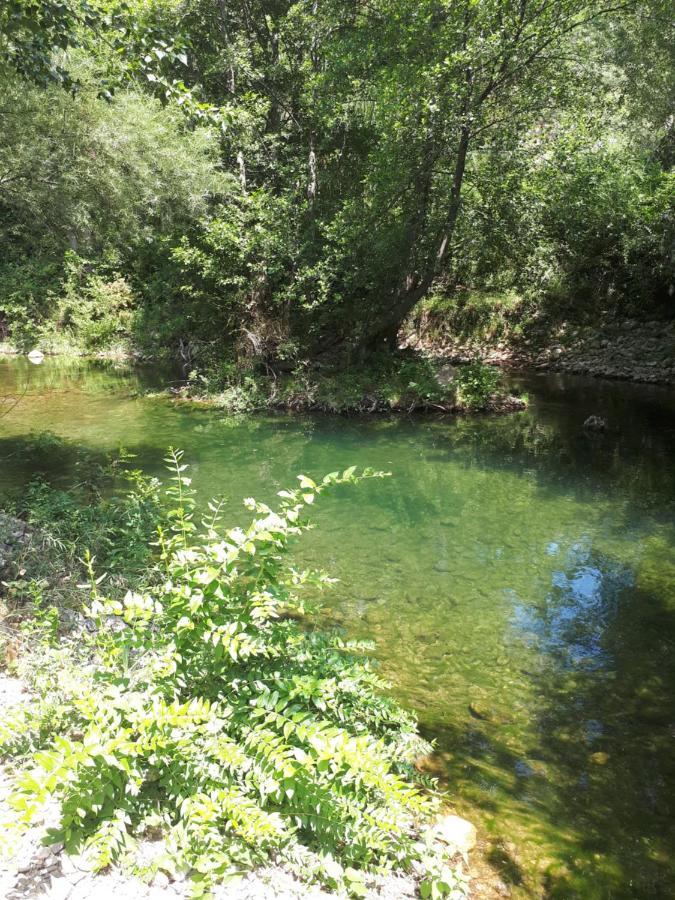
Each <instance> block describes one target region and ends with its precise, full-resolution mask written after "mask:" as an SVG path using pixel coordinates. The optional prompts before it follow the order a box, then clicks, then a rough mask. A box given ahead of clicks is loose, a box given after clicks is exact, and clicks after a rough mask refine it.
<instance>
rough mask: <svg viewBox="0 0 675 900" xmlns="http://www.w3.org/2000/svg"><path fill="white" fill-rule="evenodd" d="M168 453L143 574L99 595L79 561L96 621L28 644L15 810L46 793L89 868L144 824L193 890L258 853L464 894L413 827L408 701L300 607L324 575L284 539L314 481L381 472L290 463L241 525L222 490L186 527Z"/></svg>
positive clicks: (359, 652) (424, 816)
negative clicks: (227, 512)
mask: <svg viewBox="0 0 675 900" xmlns="http://www.w3.org/2000/svg"><path fill="white" fill-rule="evenodd" d="M171 465H172V466H173V469H174V474H173V476H172V480H171V487H170V489H169V490H168V491H167V493H168V495H169V499H170V501H171V502H170V509H169V510H168V513H167V522H168V524H167V525H165V526H164V527H161V528H160V529H159V532H158V544H157V551H158V552H157V558H158V561H157V571H156V572H155V573H152V574H151V575H150V577H149V578H148V583H147V586H146V587H143V586H140V585H137V586H136V588H135V589H134V590H129V591H128V592H127V593H126V595H125V596H124V597H123V598H118V597H115V598H110V597H107V596H105V595H104V594H103V593H102V587H101V585H100V578H99V579H96V577H95V573H94V566H93V561H91V560H90V561H89V574H90V602H89V605H88V608H87V615H88V616H89V618H90V619H91V620H92V621H93V622H94V623H95V625H96V627H95V629H94V630H92V631H91V632H89V631H88V630H86V629H84V630H83V632H82V635H81V637H80V640H79V642H78V644H77V649H76V650H73V652H72V653H70V654H68V653H64V652H63V651H50V650H48V649H45V651H44V654H43V657H42V658H41V657H40V656H39V655H37V656H36V664H35V665H33V666H32V670H33V671H32V675H33V679H32V680H33V686H34V688H35V690H36V691H37V693H38V695H39V696H38V699H37V700H36V701H34V702H33V703H32V704H31V705H30V707H29V708H28V709H20V710H19V711H18V712H16V713H15V714H14V715H13V716H12V717H11V718H10V719H9V720H6V721H5V723H4V724H3V726H2V729H1V730H0V744H1V746H2V747H3V748H4V751H5V753H8V752H10V753H13V754H14V756H15V757H17V756H20V755H21V754H22V753H23V754H24V760H23V772H22V774H21V776H20V777H19V779H18V783H17V784H18V787H17V791H16V793H15V794H14V796H13V798H12V805H13V808H14V810H15V812H16V814H17V816H18V821H19V822H20V823H21V824H22V825H24V826H27V825H29V824H30V823H31V822H33V821H34V820H35V819H36V818H37V817H39V815H40V811H41V809H42V807H43V806H44V804H45V803H46V802H47V801H48V799H49V798H50V797H55V798H56V799H57V800H58V802H59V804H60V810H61V822H60V829H59V832H58V834H52V836H51V837H52V840H55V841H56V840H63V841H64V842H65V844H66V848H67V849H68V850H69V851H75V850H78V851H82V850H83V849H85V850H86V852H87V854H88V855H89V857H90V859H91V861H92V863H93V865H94V866H95V867H97V868H104V867H106V866H107V865H109V864H110V863H111V862H113V861H115V860H120V859H123V858H126V857H129V856H132V855H133V850H134V847H135V845H136V842H137V841H138V840H139V838H141V837H142V836H143V835H144V834H147V833H148V832H157V831H159V832H161V834H162V835H163V839H164V841H165V850H166V852H165V854H164V856H163V858H162V860H161V867H162V868H163V869H164V870H165V871H167V872H169V873H171V872H172V871H182V872H189V873H190V876H191V878H192V881H193V884H194V886H195V893H196V894H197V895H200V894H203V893H206V892H208V890H209V888H210V887H211V886H212V885H213V884H214V883H215V882H217V881H219V880H221V879H222V878H224V877H226V876H228V875H231V874H234V873H237V872H240V871H242V870H243V869H247V868H251V867H255V866H257V865H259V864H263V863H264V862H266V861H268V860H269V859H270V857H272V858H274V859H275V860H276V861H277V862H281V863H283V864H285V865H286V866H287V867H289V868H290V869H291V870H293V871H294V872H295V873H296V874H297V875H298V876H299V877H301V878H303V879H307V880H309V881H319V882H321V883H323V884H325V885H327V886H329V887H333V888H335V889H337V890H339V891H342V892H347V893H349V894H351V895H354V896H359V895H361V894H362V893H363V892H364V890H365V887H364V885H365V879H366V878H367V876H368V873H373V872H383V871H384V872H386V871H389V870H408V871H410V870H414V871H415V872H416V873H417V875H418V876H419V878H420V881H421V890H422V892H423V894H424V896H434V897H440V896H454V897H460V896H464V887H463V884H464V883H463V880H462V879H461V878H460V877H459V876H458V875H457V873H455V872H454V871H453V870H451V869H450V868H448V866H447V865H446V860H445V859H444V857H443V853H442V852H441V851H439V849H438V848H437V847H436V846H435V845H434V843H433V841H432V839H431V837H429V836H427V838H426V839H425V838H424V837H423V832H422V829H423V828H424V825H425V823H428V822H429V821H430V819H431V818H432V817H433V815H434V813H435V811H436V809H437V804H438V802H437V800H436V799H435V798H434V797H433V796H432V795H430V794H428V793H427V792H423V791H422V790H421V789H420V788H419V787H416V786H415V785H414V784H413V783H412V779H413V776H414V769H413V767H412V760H413V759H414V758H415V757H416V756H417V755H418V754H419V753H420V752H421V750H423V749H425V747H424V742H423V741H422V740H421V739H420V737H419V736H418V734H417V732H416V728H415V724H414V721H413V719H412V717H411V716H410V715H409V714H408V713H406V712H405V711H403V710H402V709H401V708H399V707H398V706H397V704H396V703H395V702H394V701H393V700H391V699H390V698H388V697H386V696H385V695H384V694H383V690H384V688H385V687H386V685H385V684H384V683H383V682H382V680H381V679H380V678H379V677H378V676H377V674H376V673H375V671H374V670H373V668H372V667H371V665H370V664H369V663H368V662H367V660H366V659H365V658H364V655H363V654H364V651H365V650H366V647H365V646H364V645H362V644H356V643H352V642H347V641H345V640H343V639H342V638H341V637H339V636H338V635H336V634H332V633H322V632H317V631H315V630H314V629H313V628H312V627H311V625H310V623H309V621H308V620H306V619H305V618H304V615H305V613H306V612H307V604H306V602H305V596H306V594H307V593H309V594H310V595H311V593H312V592H315V591H316V590H317V589H319V588H321V587H322V586H323V585H324V584H325V583H326V582H327V581H328V579H327V577H326V576H325V575H323V574H321V573H317V572H306V571H299V570H297V569H296V568H295V567H294V566H293V564H292V561H291V559H290V557H289V553H288V551H289V543H290V541H291V540H292V539H293V538H294V537H296V536H298V535H300V534H301V533H302V532H303V531H305V530H307V529H308V528H309V527H310V526H309V524H308V522H307V520H306V518H305V512H306V510H307V508H308V507H311V506H312V505H313V503H314V502H315V500H316V498H317V497H318V496H319V495H321V494H322V493H324V492H325V491H326V490H328V489H331V488H333V487H334V486H336V485H341V484H347V483H356V482H358V481H360V480H362V479H363V478H368V477H378V476H380V475H381V474H382V473H375V472H372V471H365V472H364V473H363V474H362V475H360V476H357V475H356V474H355V471H354V469H353V468H352V469H348V470H346V471H345V472H342V473H337V472H335V473H331V474H330V475H327V476H326V477H325V478H324V479H323V480H322V481H321V482H320V483H318V484H317V483H315V482H313V481H312V480H311V479H309V478H307V477H305V476H301V477H300V484H299V487H298V488H297V489H296V490H291V491H282V492H280V505H279V508H278V509H277V510H276V511H273V510H272V509H271V508H269V507H268V506H265V505H264V504H261V503H257V502H256V501H254V500H252V499H249V500H246V501H245V505H246V507H247V508H248V509H249V510H250V511H251V512H252V513H253V515H254V519H253V521H252V523H251V524H250V525H249V526H248V527H247V528H231V529H221V526H220V523H219V517H220V507H219V504H218V503H212V504H211V505H210V513H209V516H208V517H207V519H206V520H204V522H203V524H202V527H201V528H200V527H198V525H197V523H196V521H195V513H194V502H193V498H192V495H191V489H190V479H189V478H188V477H187V475H186V467H185V465H184V464H183V463H182V461H181V454H180V453H174V454H172V457H171ZM158 576H159V577H158ZM85 644H86V646H84V645H85ZM41 659H42V661H41ZM46 668H49V676H50V677H49V678H45V677H44V674H45V669H46ZM429 834H430V832H427V835H429Z"/></svg>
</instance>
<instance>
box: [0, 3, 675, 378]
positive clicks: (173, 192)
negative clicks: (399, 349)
mask: <svg viewBox="0 0 675 900" xmlns="http://www.w3.org/2000/svg"><path fill="white" fill-rule="evenodd" d="M672 22H673V20H672V10H671V9H670V4H668V3H667V2H665V0H629V2H626V3H621V4H614V3H612V2H611V0H561V2H556V3H543V4H542V3H536V2H534V0H479V2H474V0H460V2H455V0H453V2H447V0H423V2H420V0H373V2H369V3H360V2H357V3H354V2H345V0H323V2H320V3H316V2H310V0H295V2H292V0H234V2H232V3H228V4H224V3H218V2H215V0H153V2H152V3H142V2H137V0H126V2H122V0H96V2H90V3H86V2H84V0H62V2H51V0H50V2H49V3H35V2H32V0H12V2H10V3H8V4H5V5H4V6H3V11H2V14H1V15H0V76H1V79H0V115H1V116H2V125H3V127H2V129H0V134H1V135H2V137H0V141H1V142H2V156H3V166H2V170H0V241H1V242H2V245H3V251H4V252H3V255H2V261H1V262H0V313H1V314H2V323H3V328H4V331H5V334H6V335H9V336H11V338H12V340H13V341H14V343H23V344H25V345H30V344H31V343H35V342H36V341H38V340H40V341H41V342H43V343H45V342H47V343H49V342H50V341H51V342H52V344H58V343H59V341H61V342H63V341H71V342H72V341H75V342H77V343H80V344H82V345H83V346H84V347H86V348H87V349H90V350H101V349H106V348H108V347H110V346H112V345H124V344H126V345H127V346H129V345H131V346H135V347H136V348H139V349H141V350H145V351H146V352H152V353H158V352H162V351H163V352H168V353H172V354H174V355H176V354H178V353H180V354H181V355H182V357H183V359H184V361H185V362H186V365H187V366H188V367H194V365H195V363H196V364H198V365H199V367H200V368H201V369H202V370H204V368H205V367H206V366H208V367H211V364H212V360H213V358H214V357H215V358H220V359H221V360H222V358H223V357H227V358H228V359H230V360H231V359H241V358H242V357H245V358H249V359H250V358H253V359H255V360H256V361H257V364H258V365H259V366H260V367H261V368H264V365H265V364H266V365H273V366H274V367H275V368H281V369H283V368H285V367H292V366H293V365H295V364H296V363H297V362H298V361H299V360H306V359H313V360H315V359H322V358H325V357H326V356H335V355H340V356H342V357H343V358H344V359H347V360H349V361H351V363H352V364H353V365H354V364H358V362H359V360H362V359H363V357H364V356H365V355H366V354H368V353H370V352H372V350H373V348H377V347H378V346H380V345H381V344H382V342H383V341H384V342H387V343H389V344H391V343H393V342H394V340H395V337H396V333H397V331H398V329H399V326H400V325H401V322H402V321H403V320H404V319H405V318H406V316H407V315H408V314H409V313H410V311H411V310H413V309H414V308H415V307H416V305H417V304H418V302H419V301H420V300H421V299H422V298H424V297H425V296H426V295H427V294H428V293H429V291H430V290H433V291H435V292H436V293H441V294H445V295H447V296H453V295H454V294H455V293H456V291H457V290H458V289H463V290H466V289H469V290H482V291H488V292H495V291H497V292H499V291H502V292H503V291H504V290H514V291H517V292H518V293H519V294H523V295H527V296H530V297H532V298H534V299H535V302H537V303H541V304H543V305H545V306H546V309H549V310H553V311H554V312H555V311H556V310H557V309H558V308H562V309H563V310H564V312H565V314H570V313H571V314H574V313H575V312H580V313H582V314H586V313H588V314H589V315H591V316H593V315H595V316H596V317H600V316H601V315H604V314H606V313H612V312H616V311H619V312H621V311H626V310H627V311H628V312H629V313H631V314H635V313H636V314H638V315H642V314H648V315H651V316H654V315H656V316H670V315H672V291H673V283H674V279H673V251H672V247H673V243H674V241H673V228H674V226H673V214H672V209H673V176H672V164H673V158H674V156H673V118H672V100H673V84H675V78H673V67H672V52H671V50H670V48H672V37H673V24H672ZM64 88H67V90H64Z"/></svg>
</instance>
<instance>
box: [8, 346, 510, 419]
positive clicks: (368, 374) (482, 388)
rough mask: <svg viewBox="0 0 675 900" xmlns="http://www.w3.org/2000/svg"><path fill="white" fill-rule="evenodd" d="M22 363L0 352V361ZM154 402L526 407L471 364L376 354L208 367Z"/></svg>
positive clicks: (129, 358) (249, 407) (326, 407)
mask: <svg viewBox="0 0 675 900" xmlns="http://www.w3.org/2000/svg"><path fill="white" fill-rule="evenodd" d="M3 353H4V354H5V355H10V356H19V355H24V354H20V353H18V351H17V350H16V349H15V348H13V347H11V346H9V345H7V344H4V345H2V344H0V354H3ZM26 355H27V357H28V359H29V360H30V361H31V362H32V363H34V364H36V365H40V364H41V363H42V362H43V360H44V359H46V358H48V357H60V358H66V359H87V358H89V359H95V360H99V361H102V362H110V363H124V362H128V363H129V364H130V365H135V364H139V365H142V364H146V363H147V362H148V360H147V359H144V358H141V357H139V356H135V355H133V354H131V353H128V352H127V353H123V352H122V351H121V350H120V349H119V348H117V349H114V350H110V351H101V352H100V353H97V354H96V355H95V356H93V357H91V356H89V357H87V356H86V355H85V354H83V353H82V352H79V351H75V350H73V351H72V352H71V351H70V350H69V351H65V350H64V351H63V352H58V353H55V352H49V350H47V351H46V352H43V351H42V350H41V349H37V348H36V349H34V350H32V351H31V352H30V353H29V354H26ZM153 395H154V396H159V397H168V398H170V399H172V400H173V401H179V402H183V403H192V404H195V405H197V406H201V407H205V408H211V409H221V410H223V411H225V412H227V413H230V414H235V415H237V414H246V413H255V412H264V411H267V410H277V411H284V412H293V413H328V414H334V415H371V414H391V413H395V414H401V413H403V414H411V413H436V414H439V413H440V414H446V415H464V414H467V413H475V412H481V413H495V414H500V413H507V412H513V411H516V410H520V409H524V408H525V407H526V406H527V401H526V400H525V399H523V398H521V397H518V396H514V395H513V394H511V393H509V392H508V391H506V390H505V389H504V388H503V386H502V384H501V383H500V379H499V377H498V376H497V375H496V373H495V372H494V371H493V370H491V369H490V368H489V367H487V366H484V365H482V363H480V362H476V361H471V362H469V364H467V365H462V366H458V367H456V368H453V367H452V366H448V365H443V364H442V363H441V362H438V361H437V360H435V359H433V358H428V357H427V356H425V355H424V354H420V353H416V352H407V353H400V354H380V355H378V356H376V357H374V358H373V359H371V360H369V361H368V362H367V363H364V364H362V365H358V366H357V365H351V366H344V365H342V366H338V365H332V366H331V365H323V366H318V365H310V364H308V363H305V364H298V365H297V366H296V368H295V369H294V370H293V371H292V372H277V371H275V370H274V369H273V368H272V367H270V366H266V367H264V370H261V365H260V364H259V363H257V361H255V360H247V359H244V360H242V361H241V362H239V363H234V362H221V363H216V362H209V363H205V364H204V365H203V367H202V368H199V366H198V365H197V364H196V363H195V366H194V368H193V369H192V370H191V371H189V372H187V373H186V372H184V373H183V377H182V378H180V379H177V380H176V381H173V383H172V384H171V386H168V387H165V388H164V389H163V390H160V391H154V393H153Z"/></svg>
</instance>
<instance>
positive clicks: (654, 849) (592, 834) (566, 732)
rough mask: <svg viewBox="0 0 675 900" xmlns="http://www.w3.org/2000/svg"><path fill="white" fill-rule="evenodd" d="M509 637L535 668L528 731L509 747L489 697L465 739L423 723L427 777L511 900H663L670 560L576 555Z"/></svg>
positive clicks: (671, 874)
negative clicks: (476, 839) (455, 802)
mask: <svg viewBox="0 0 675 900" xmlns="http://www.w3.org/2000/svg"><path fill="white" fill-rule="evenodd" d="M674 530H675V529H674ZM672 537H673V539H675V535H672ZM511 626H512V629H513V631H514V632H515V633H516V634H519V636H520V639H521V640H522V641H523V642H525V643H526V644H528V645H529V646H530V647H531V648H532V649H534V650H536V652H537V654H538V659H537V668H536V671H530V672H529V673H528V674H529V676H530V678H531V681H532V685H533V687H534V692H535V695H536V697H535V699H534V701H533V702H532V705H531V708H530V711H529V712H530V715H531V721H530V727H529V729H528V730H527V731H524V730H522V729H521V730H520V732H519V733H518V734H517V735H516V736H515V739H514V735H513V733H512V732H511V730H510V727H509V726H510V724H511V720H512V712H513V711H512V710H509V709H508V708H504V707H502V706H500V704H499V699H498V698H494V697H493V698H492V702H491V705H490V706H488V707H484V708H477V709H476V708H472V709H469V710H468V711H467V712H468V715H466V716H465V718H464V724H463V725H462V724H461V723H460V722H455V723H452V724H446V725H443V726H441V727H439V726H438V725H437V724H436V723H431V724H429V723H426V725H425V723H424V722H423V724H422V727H423V730H424V731H425V732H426V733H427V734H428V735H429V736H432V737H434V738H435V739H436V741H437V754H436V755H435V757H433V758H431V759H430V760H428V761H426V769H427V770H428V771H431V772H433V773H434V774H436V775H437V776H439V777H440V778H441V781H442V782H445V783H447V784H448V785H449V789H450V791H451V795H452V797H453V799H454V798H456V797H457V796H459V797H461V803H460V804H459V805H460V808H461V811H462V812H467V814H469V815H471V814H472V813H473V815H474V816H475V815H476V811H477V810H478V811H479V814H480V818H481V823H482V825H483V827H484V829H485V831H486V832H487V834H488V835H489V834H490V833H491V832H493V836H492V839H491V840H489V841H488V846H487V848H486V849H485V857H486V859H487V860H488V862H489V863H491V865H492V866H493V867H494V869H496V870H497V871H498V872H499V874H500V876H501V879H502V881H503V882H505V883H506V884H507V885H509V886H510V887H511V888H512V889H513V891H514V893H515V894H516V895H517V896H532V897H546V898H561V900H562V898H584V900H585V898H624V897H625V898H645V900H646V898H664V900H665V898H669V897H672V896H673V884H674V883H675V757H674V755H673V753H672V748H673V742H674V740H675V692H673V685H675V560H673V557H672V556H670V557H669V558H666V557H663V558H661V559H660V560H659V562H658V564H653V563H652V564H651V565H646V566H644V567H642V568H641V569H640V570H639V571H637V572H636V571H634V570H632V569H630V568H629V567H626V566H625V565H624V564H623V563H622V562H620V561H617V560H613V559H610V558H607V557H601V558H598V557H597V556H596V554H595V553H594V552H593V550H592V549H589V548H588V547H584V546H579V547H577V548H575V549H574V552H573V553H572V554H570V556H569V557H568V558H567V559H566V560H565V561H564V566H562V567H561V568H560V569H559V570H557V571H556V572H555V573H554V575H553V578H552V583H551V588H550V591H549V592H548V594H547V595H546V597H545V598H544V599H543V601H542V602H541V603H539V604H536V605H532V604H522V605H519V604H516V605H515V607H514V614H513V618H512V621H511ZM542 848H543V849H544V852H543V853H542Z"/></svg>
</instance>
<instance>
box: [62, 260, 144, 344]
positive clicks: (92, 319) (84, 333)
mask: <svg viewBox="0 0 675 900" xmlns="http://www.w3.org/2000/svg"><path fill="white" fill-rule="evenodd" d="M90 268H91V267H90V266H88V264H87V263H86V262H85V261H84V260H81V259H79V258H78V257H76V256H75V255H74V254H68V255H67V271H68V277H67V279H66V282H65V284H64V286H63V298H62V300H61V301H60V303H59V315H58V323H57V324H58V327H59V328H61V329H63V328H65V329H67V330H68V331H70V332H71V333H72V335H73V338H74V340H76V341H77V342H78V343H80V344H81V345H82V346H84V347H86V348H87V349H89V350H100V349H102V348H107V347H111V346H113V345H115V344H116V343H119V342H121V341H125V340H128V339H129V337H130V335H131V330H132V324H133V318H134V309H135V307H136V298H135V297H134V293H133V291H132V289H131V286H130V284H129V283H128V281H126V280H125V279H124V278H123V277H122V276H121V275H119V273H113V274H112V275H111V276H110V277H105V276H103V275H100V274H88V273H87V269H90Z"/></svg>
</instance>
